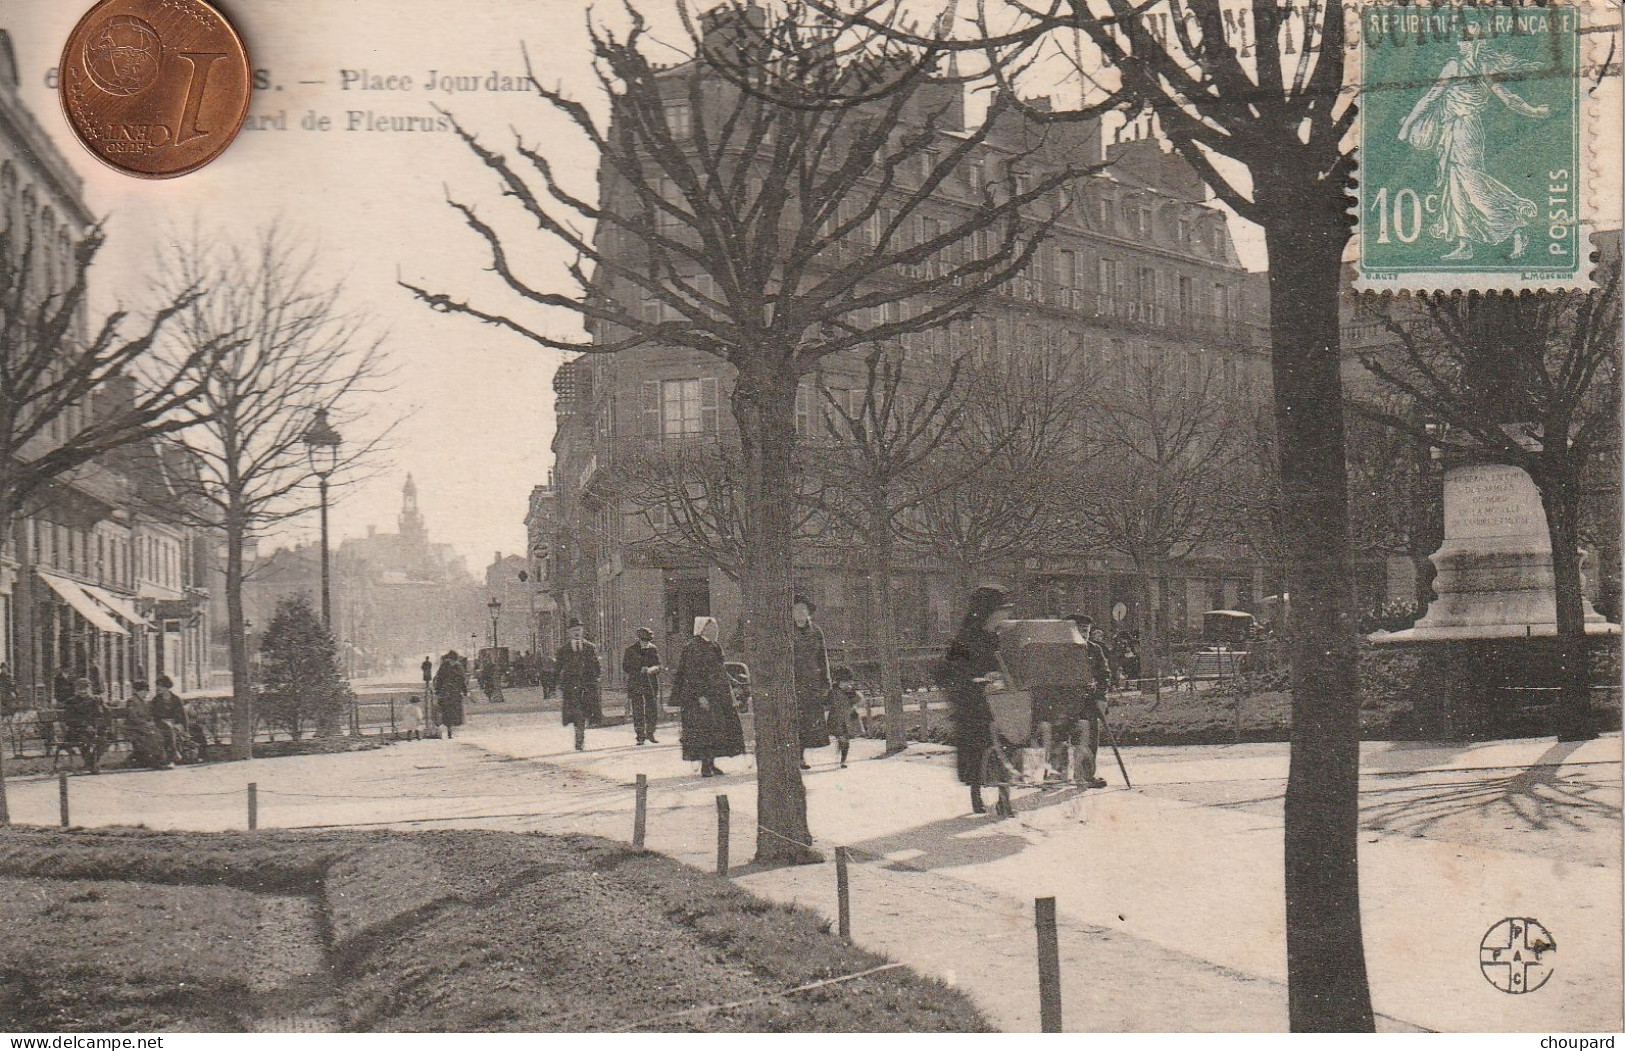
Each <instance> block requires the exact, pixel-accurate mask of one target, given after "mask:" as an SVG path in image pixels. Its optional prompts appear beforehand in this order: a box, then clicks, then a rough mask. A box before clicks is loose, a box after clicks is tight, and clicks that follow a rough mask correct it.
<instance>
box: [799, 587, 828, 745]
mask: <svg viewBox="0 0 1625 1051" xmlns="http://www.w3.org/2000/svg"><path fill="white" fill-rule="evenodd" d="M817 608H818V607H816V606H814V605H813V603H812V600H811V599H809V598H807V596H805V595H797V596H796V597H795V599H794V600H793V601H792V602H791V604H790V615H791V618H792V619H793V620H794V621H795V625H794V627H793V628H792V630H791V632H790V637H791V639H792V641H793V642H794V645H795V664H794V671H795V684H796V710H797V713H798V714H799V716H800V719H799V727H800V737H801V769H803V770H811V769H812V767H810V766H808V765H807V749H809V748H826V747H828V746H829V723H828V720H827V718H826V717H825V711H826V708H825V705H826V703H827V702H828V700H829V687H830V679H829V651H828V649H827V648H826V647H825V645H824V629H822V628H820V627H819V626H818V625H817V624H814V623H813V619H812V617H813V613H814V612H816V611H817Z"/></svg>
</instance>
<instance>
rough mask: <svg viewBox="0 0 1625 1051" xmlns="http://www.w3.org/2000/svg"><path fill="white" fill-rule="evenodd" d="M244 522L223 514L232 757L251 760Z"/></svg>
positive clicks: (251, 702)
mask: <svg viewBox="0 0 1625 1051" xmlns="http://www.w3.org/2000/svg"><path fill="white" fill-rule="evenodd" d="M247 531H248V530H247V527H246V523H245V522H244V521H243V516H242V514H241V513H240V512H238V511H236V510H228V511H227V512H226V628H227V632H228V633H229V635H230V638H231V757H232V758H233V759H252V758H254V689H253V684H252V683H250V682H249V677H248V676H249V665H248V630H247V624H246V622H245V618H244V617H243V547H244V543H245V534H246V533H247Z"/></svg>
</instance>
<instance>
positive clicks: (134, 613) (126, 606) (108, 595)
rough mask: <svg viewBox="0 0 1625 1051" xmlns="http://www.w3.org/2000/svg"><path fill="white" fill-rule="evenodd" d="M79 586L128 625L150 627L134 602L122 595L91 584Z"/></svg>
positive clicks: (149, 623)
mask: <svg viewBox="0 0 1625 1051" xmlns="http://www.w3.org/2000/svg"><path fill="white" fill-rule="evenodd" d="M79 587H80V589H81V590H82V591H84V593H85V594H87V595H89V596H90V597H91V598H93V599H95V600H96V601H97V602H98V603H100V604H101V605H103V606H106V607H107V608H108V610H110V611H111V612H112V613H113V615H114V616H116V617H118V618H119V619H120V620H122V621H123V622H124V623H126V624H128V625H129V626H130V627H132V628H150V627H152V623H151V622H150V621H149V620H147V618H146V617H143V616H142V615H141V612H140V611H139V610H137V609H136V608H135V603H133V602H131V601H130V600H129V599H127V598H125V597H124V596H123V595H115V594H113V593H112V592H111V591H108V590H107V589H105V588H99V587H96V586H95V585H93V584H80V585H79Z"/></svg>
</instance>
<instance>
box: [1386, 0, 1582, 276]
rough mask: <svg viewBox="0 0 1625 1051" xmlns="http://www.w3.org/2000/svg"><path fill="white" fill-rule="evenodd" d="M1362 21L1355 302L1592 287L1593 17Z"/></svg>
mask: <svg viewBox="0 0 1625 1051" xmlns="http://www.w3.org/2000/svg"><path fill="white" fill-rule="evenodd" d="M1358 10H1359V19H1360V26H1359V30H1358V38H1357V39H1358V41H1359V44H1358V50H1359V62H1358V66H1357V69H1358V76H1359V78H1360V79H1359V105H1360V125H1359V127H1360V133H1359V162H1360V167H1359V222H1358V226H1357V228H1356V235H1355V236H1356V240H1357V245H1358V248H1359V257H1358V274H1357V279H1358V285H1357V287H1359V288H1361V289H1368V290H1395V291H1435V290H1443V291H1450V290H1458V289H1459V290H1472V289H1481V290H1492V289H1514V290H1522V289H1526V288H1529V289H1534V288H1546V289H1559V288H1582V287H1587V286H1588V285H1589V275H1590V270H1591V260H1590V256H1591V242H1590V239H1589V231H1588V230H1587V229H1586V226H1585V223H1584V220H1585V219H1586V218H1588V216H1589V210H1588V208H1587V194H1588V193H1589V192H1590V189H1591V183H1592V181H1593V180H1592V179H1591V178H1590V170H1589V165H1590V163H1591V158H1590V157H1589V156H1588V152H1587V147H1588V144H1587V142H1586V141H1585V135H1586V127H1587V122H1586V120H1585V115H1586V110H1587V103H1586V100H1585V96H1584V94H1583V92H1582V86H1581V77H1582V73H1581V70H1582V56H1583V55H1584V54H1585V40H1584V35H1585V34H1584V29H1583V20H1582V18H1581V9H1580V8H1579V7H1577V6H1570V5H1566V4H1552V5H1550V6H1546V7H1527V6H1520V5H1514V4H1480V5H1462V6H1441V7H1427V6H1420V5H1418V6H1412V5H1400V4H1389V3H1373V4H1369V5H1362V6H1360V8H1359V9H1358Z"/></svg>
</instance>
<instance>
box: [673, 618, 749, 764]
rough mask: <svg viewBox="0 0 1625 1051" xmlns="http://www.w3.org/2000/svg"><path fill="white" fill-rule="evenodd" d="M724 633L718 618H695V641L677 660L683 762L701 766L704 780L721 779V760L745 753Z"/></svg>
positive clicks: (675, 691)
mask: <svg viewBox="0 0 1625 1051" xmlns="http://www.w3.org/2000/svg"><path fill="white" fill-rule="evenodd" d="M719 634H720V632H719V630H718V627H717V621H716V618H715V617H695V618H694V637H693V639H691V640H690V641H689V643H688V645H687V646H686V647H684V649H683V655H682V656H681V657H679V658H678V660H677V674H676V675H675V676H674V677H673V679H672V684H671V696H672V700H673V701H675V702H676V703H677V705H678V707H680V708H681V709H682V713H683V714H682V743H683V758H684V759H686V760H688V761H689V762H698V763H699V764H700V776H701V777H720V776H721V775H722V771H721V770H719V769H717V760H718V759H720V758H724V757H726V756H732V755H744V754H745V730H744V727H743V726H741V725H740V723H739V713H738V712H737V711H735V710H734V699H733V686H732V684H731V683H729V681H728V672H727V671H726V670H725V669H724V668H723V656H722V646H721V645H719V644H718V642H717V636H718V635H719Z"/></svg>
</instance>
